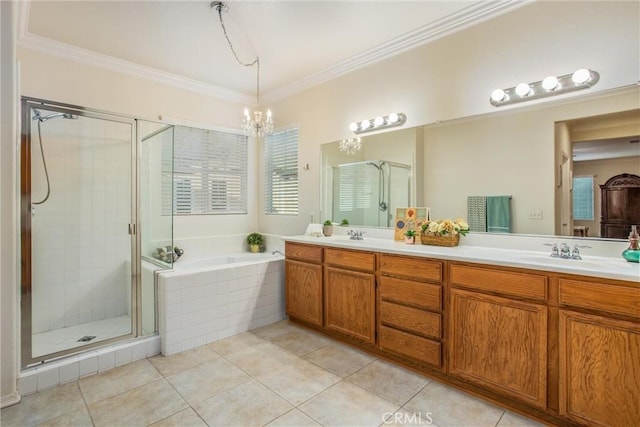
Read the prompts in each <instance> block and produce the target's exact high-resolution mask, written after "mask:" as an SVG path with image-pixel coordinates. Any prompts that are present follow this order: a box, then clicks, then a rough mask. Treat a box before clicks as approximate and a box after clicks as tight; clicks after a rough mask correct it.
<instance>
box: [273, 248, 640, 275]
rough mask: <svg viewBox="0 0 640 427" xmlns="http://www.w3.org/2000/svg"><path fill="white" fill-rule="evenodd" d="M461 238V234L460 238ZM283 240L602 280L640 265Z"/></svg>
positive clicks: (639, 271) (639, 270)
mask: <svg viewBox="0 0 640 427" xmlns="http://www.w3.org/2000/svg"><path fill="white" fill-rule="evenodd" d="M462 238H463V239H464V237H462ZM283 239H284V240H285V241H289V242H298V243H308V244H317V245H323V246H332V247H336V248H345V249H356V250H363V251H377V252H385V253H392V254H399V255H412V256H422V257H432V258H439V259H443V260H449V261H466V262H475V263H479V264H491V265H501V266H505V267H519V268H528V269H533V270H543V271H549V272H558V273H568V274H578V275H583V276H593V277H602V278H605V279H617V280H627V281H631V282H636V283H640V264H638V263H631V262H627V261H625V260H624V259H623V258H622V256H621V255H619V256H618V257H617V258H613V257H602V256H591V255H588V254H586V255H585V251H583V252H582V260H573V259H560V258H551V257H550V256H549V254H550V252H551V250H550V248H549V250H548V251H547V252H543V251H532V250H519V249H498V248H491V247H484V246H470V245H460V246H456V247H452V248H451V247H442V246H429V245H421V244H415V245H408V244H406V243H404V242H396V241H394V240H392V239H378V238H367V237H365V239H364V240H350V239H349V238H348V237H347V236H332V237H311V236H287V237H283Z"/></svg>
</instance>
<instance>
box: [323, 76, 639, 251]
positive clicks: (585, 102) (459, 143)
mask: <svg viewBox="0 0 640 427" xmlns="http://www.w3.org/2000/svg"><path fill="white" fill-rule="evenodd" d="M638 96H639V93H638V88H637V87H636V88H624V89H620V90H616V91H611V92H607V93H605V94H602V93H601V94H596V95H586V96H585V95H583V96H580V97H574V98H571V100H563V101H557V102H552V103H544V104H539V105H537V106H527V107H522V108H518V109H512V110H508V111H497V112H495V113H490V114H486V115H482V116H476V117H468V118H461V119H456V120H451V121H448V122H443V123H434V124H430V125H425V126H419V127H415V128H408V129H400V130H395V131H390V132H386V133H380V134H375V135H368V136H364V137H362V143H361V145H362V148H361V149H360V150H357V151H355V152H353V153H349V152H345V151H341V150H340V148H339V142H338V141H335V142H330V143H327V144H323V145H322V146H321V155H322V169H321V187H322V188H321V190H322V191H321V198H322V199H321V205H320V206H321V212H322V213H321V215H322V216H323V217H322V218H321V219H322V220H323V221H324V220H326V219H331V220H333V221H334V222H340V221H342V220H343V219H347V220H348V221H349V224H350V225H353V226H356V225H357V226H373V227H392V226H393V218H394V215H395V208H396V207H403V206H427V207H429V208H430V209H431V217H432V218H459V217H462V218H466V216H467V201H468V198H469V197H470V196H496V195H507V196H510V197H511V223H512V232H513V233H517V234H535V235H568V236H581V237H592V238H598V237H601V233H600V220H601V219H600V215H601V204H600V203H601V201H600V191H601V189H600V185H602V184H604V183H605V182H606V181H607V180H608V179H609V178H611V177H613V176H615V175H619V174H623V173H628V174H635V175H640V143H638V140H639V139H640V137H639V135H640V110H638V109H637V106H638ZM589 176H590V177H592V181H591V183H590V184H588V186H587V187H588V188H590V190H591V191H590V197H591V200H587V205H588V206H591V217H589V216H588V215H587V216H586V217H584V218H586V219H580V220H578V219H575V220H574V219H573V209H574V208H573V203H574V201H573V193H574V183H575V182H577V181H574V178H579V177H589ZM587 193H589V192H587ZM587 197H589V196H587ZM405 201H406V203H405ZM602 237H611V236H602Z"/></svg>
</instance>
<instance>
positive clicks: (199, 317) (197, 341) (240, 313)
mask: <svg viewBox="0 0 640 427" xmlns="http://www.w3.org/2000/svg"><path fill="white" fill-rule="evenodd" d="M184 261H185V262H183V260H180V261H178V262H177V263H175V264H174V269H173V270H172V271H166V272H161V273H160V274H159V275H158V303H159V304H158V315H159V317H158V319H159V332H160V340H161V351H162V354H164V355H165V356H169V355H172V354H175V353H179V352H181V351H185V350H189V349H192V348H194V347H197V346H201V345H204V344H207V343H211V342H214V341H218V340H220V339H222V338H226V337H229V336H232V335H236V334H239V333H241V332H246V331H248V330H251V329H255V328H257V327H260V326H264V325H268V324H270V323H273V322H276V321H278V320H282V319H284V318H285V312H284V258H283V257H282V255H279V254H277V255H272V253H271V251H269V252H266V253H263V254H250V253H246V252H244V253H238V254H235V255H234V254H231V255H225V256H214V257H206V258H201V259H196V260H193V259H191V260H189V261H187V260H184Z"/></svg>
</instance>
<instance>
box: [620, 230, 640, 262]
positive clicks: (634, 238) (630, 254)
mask: <svg viewBox="0 0 640 427" xmlns="http://www.w3.org/2000/svg"><path fill="white" fill-rule="evenodd" d="M637 227H638V226H637V225H632V226H631V233H629V248H628V249H625V250H624V251H623V252H622V258H624V259H626V260H627V261H629V262H640V246H638V240H640V236H639V235H638V229H637Z"/></svg>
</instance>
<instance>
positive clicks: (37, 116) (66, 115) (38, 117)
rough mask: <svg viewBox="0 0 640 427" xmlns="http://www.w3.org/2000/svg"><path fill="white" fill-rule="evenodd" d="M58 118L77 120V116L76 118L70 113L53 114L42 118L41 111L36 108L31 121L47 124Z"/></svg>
mask: <svg viewBox="0 0 640 427" xmlns="http://www.w3.org/2000/svg"><path fill="white" fill-rule="evenodd" d="M56 117H63V118H65V119H77V118H78V117H77V116H74V115H73V114H70V113H51V114H49V115H48V116H42V115H41V114H40V110H36V109H35V108H34V109H33V117H32V118H31V120H39V121H40V123H42V122H46V121H47V120H49V119H55V118H56Z"/></svg>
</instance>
